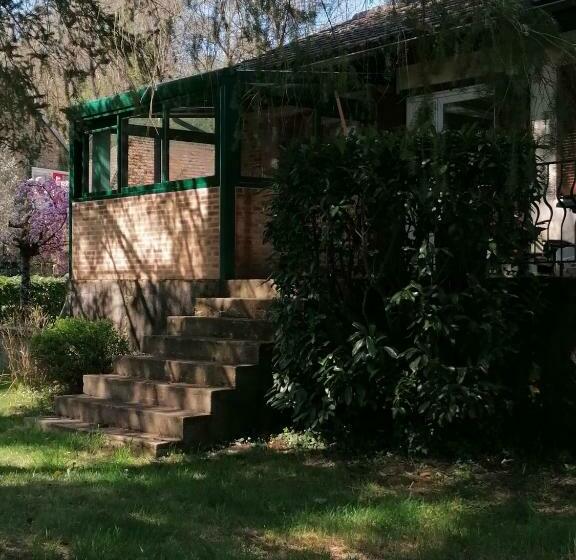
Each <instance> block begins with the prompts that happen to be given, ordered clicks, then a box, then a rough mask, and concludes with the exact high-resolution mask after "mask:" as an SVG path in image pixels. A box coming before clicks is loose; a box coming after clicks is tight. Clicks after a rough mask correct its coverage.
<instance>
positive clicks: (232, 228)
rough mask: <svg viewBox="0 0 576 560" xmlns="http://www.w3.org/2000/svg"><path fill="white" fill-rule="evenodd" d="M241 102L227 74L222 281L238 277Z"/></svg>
mask: <svg viewBox="0 0 576 560" xmlns="http://www.w3.org/2000/svg"><path fill="white" fill-rule="evenodd" d="M238 125H239V102H238V89H237V86H236V81H235V79H234V75H233V74H231V73H230V72H229V71H225V72H224V75H223V77H222V79H221V80H220V81H219V83H218V89H217V101H216V176H217V179H218V184H219V185H220V279H221V280H230V279H232V278H234V276H235V256H236V186H237V183H238V179H239V175H240V158H239V144H240V141H239V133H238V132H239V126H238Z"/></svg>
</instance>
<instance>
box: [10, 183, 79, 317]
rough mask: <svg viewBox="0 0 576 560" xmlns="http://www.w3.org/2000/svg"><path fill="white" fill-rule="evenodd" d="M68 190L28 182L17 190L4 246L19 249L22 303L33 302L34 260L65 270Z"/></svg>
mask: <svg viewBox="0 0 576 560" xmlns="http://www.w3.org/2000/svg"><path fill="white" fill-rule="evenodd" d="M67 222H68V189H67V187H65V186H63V185H61V184H57V183H55V182H54V181H53V180H51V179H50V180H44V179H39V180H33V179H30V180H27V181H23V182H22V183H20V184H19V185H18V186H17V188H16V194H15V197H14V206H13V211H12V216H11V218H10V220H9V223H8V225H9V227H8V230H7V232H6V234H5V236H4V243H6V244H7V245H10V246H12V247H13V248H15V249H16V250H17V252H18V254H19V257H20V272H21V275H22V281H21V288H20V304H21V305H22V306H26V305H28V304H29V303H30V286H31V282H30V265H31V262H32V259H33V258H34V257H38V256H41V257H42V258H44V259H46V260H51V261H52V262H54V263H55V264H56V265H58V266H59V267H60V268H61V269H63V270H65V267H66V255H67V237H66V236H67V227H66V225H67Z"/></svg>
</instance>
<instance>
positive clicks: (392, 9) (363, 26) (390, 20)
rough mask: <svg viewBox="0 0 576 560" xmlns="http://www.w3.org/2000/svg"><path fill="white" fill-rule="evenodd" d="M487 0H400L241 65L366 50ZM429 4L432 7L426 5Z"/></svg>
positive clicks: (547, 0) (532, 1)
mask: <svg viewBox="0 0 576 560" xmlns="http://www.w3.org/2000/svg"><path fill="white" fill-rule="evenodd" d="M486 1H487V0H427V3H425V4H424V9H422V3H421V0H396V2H394V3H392V2H391V0H387V2H388V3H387V4H386V5H383V6H378V7H376V8H372V9H370V10H366V11H364V12H361V13H359V14H357V15H356V16H354V17H353V18H352V19H350V20H348V21H345V22H343V23H341V24H339V25H335V26H331V27H329V28H327V29H324V30H322V31H320V32H318V33H315V34H313V35H309V36H308V37H305V38H303V39H299V40H297V41H294V42H292V43H290V44H288V45H286V46H283V47H279V48H277V49H274V50H272V51H270V52H268V53H265V54H264V55H262V56H260V57H258V58H255V59H252V60H249V61H247V62H244V63H242V64H240V65H239V67H240V68H241V69H268V68H277V67H278V66H282V67H287V66H288V67H289V66H294V65H298V66H302V65H306V64H312V63H315V62H321V61H323V60H333V59H334V58H337V57H338V56H342V55H350V54H354V53H358V52H363V51H365V50H367V49H370V48H377V47H379V46H384V45H386V44H395V43H398V42H401V41H405V40H408V39H411V38H414V37H416V36H417V34H418V33H419V32H421V31H423V30H425V31H430V30H434V29H435V28H437V27H438V26H440V25H441V24H442V22H443V21H444V20H445V18H446V17H456V18H458V20H459V21H462V24H465V23H466V18H467V16H471V15H472V14H473V13H474V9H475V8H477V7H478V6H480V5H481V4H482V3H484V2H486ZM524 1H525V2H526V5H527V7H528V8H556V9H559V8H561V7H562V6H564V5H572V4H573V3H574V2H573V0H524ZM427 7H428V9H426V8H427Z"/></svg>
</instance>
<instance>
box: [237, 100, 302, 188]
mask: <svg viewBox="0 0 576 560" xmlns="http://www.w3.org/2000/svg"><path fill="white" fill-rule="evenodd" d="M312 130H313V115H312V111H311V110H310V109H302V108H298V107H290V106H286V107H276V108H273V109H272V108H268V109H266V108H260V109H259V110H257V111H254V112H246V113H245V114H244V117H243V120H242V146H241V150H240V161H241V173H242V175H243V176H244V177H270V176H271V175H272V174H273V173H274V170H275V169H276V166H277V163H278V158H279V157H280V152H281V148H282V146H283V145H288V144H290V142H292V141H294V140H297V139H298V138H307V137H309V136H310V135H311V134H312Z"/></svg>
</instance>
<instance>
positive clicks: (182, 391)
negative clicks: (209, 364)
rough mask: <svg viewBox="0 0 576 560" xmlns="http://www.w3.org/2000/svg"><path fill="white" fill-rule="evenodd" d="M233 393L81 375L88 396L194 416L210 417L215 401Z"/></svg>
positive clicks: (229, 390)
mask: <svg viewBox="0 0 576 560" xmlns="http://www.w3.org/2000/svg"><path fill="white" fill-rule="evenodd" d="M233 391H234V390H233V389H230V388H224V387H217V388H215V387H194V386H193V385H189V384H187V383H166V382H164V381H146V380H141V379H133V378H130V377H123V376H121V375H85V376H84V394H85V395H88V396H90V397H96V398H99V399H110V400H113V401H117V402H126V403H139V404H144V405H152V406H162V407H167V408H174V409H182V410H186V411H187V412H191V413H194V414H210V413H211V412H213V410H214V401H215V400H216V399H219V400H220V401H221V402H223V399H226V398H227V397H230V396H231V393H232V392H233Z"/></svg>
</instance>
